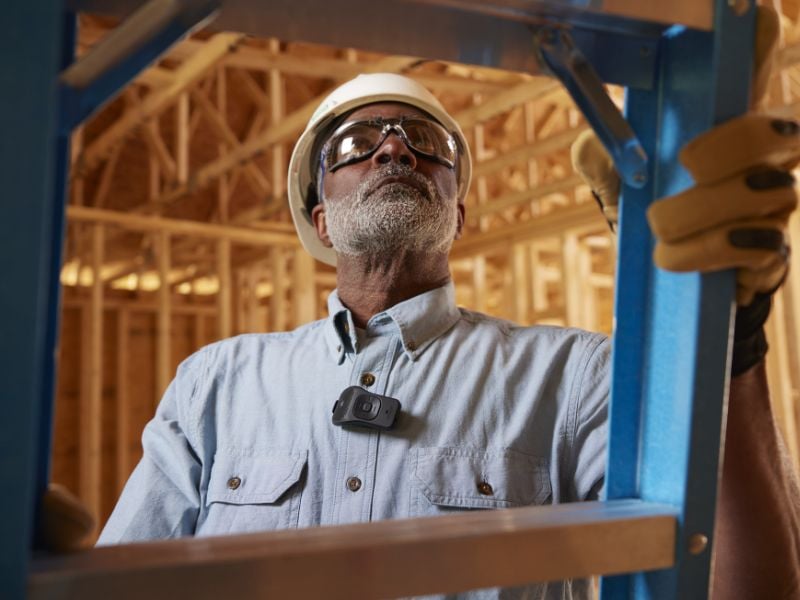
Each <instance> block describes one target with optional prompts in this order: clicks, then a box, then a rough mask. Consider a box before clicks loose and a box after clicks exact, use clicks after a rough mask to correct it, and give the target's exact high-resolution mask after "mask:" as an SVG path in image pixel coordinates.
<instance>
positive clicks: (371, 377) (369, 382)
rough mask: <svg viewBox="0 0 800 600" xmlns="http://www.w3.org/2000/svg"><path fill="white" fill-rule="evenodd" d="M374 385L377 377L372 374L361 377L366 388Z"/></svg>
mask: <svg viewBox="0 0 800 600" xmlns="http://www.w3.org/2000/svg"><path fill="white" fill-rule="evenodd" d="M373 383H375V375H373V374H372V373H364V374H363V375H362V376H361V385H363V386H364V387H369V386H371V385H372V384H373Z"/></svg>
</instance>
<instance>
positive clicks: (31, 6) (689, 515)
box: [0, 0, 754, 599]
mask: <svg viewBox="0 0 800 600" xmlns="http://www.w3.org/2000/svg"><path fill="white" fill-rule="evenodd" d="M164 1H165V2H167V1H175V0H164ZM707 1H708V3H710V4H713V7H714V12H713V14H714V15H715V17H714V27H713V30H701V29H690V28H686V27H684V26H681V25H676V26H665V25H663V24H660V23H656V22H651V21H647V22H645V21H641V20H636V19H631V18H626V17H625V16H620V15H611V14H598V13H597V11H595V10H592V11H589V10H587V9H585V8H584V6H585V4H586V2H585V1H583V0H574V1H573V0H560V1H559V0H541V1H537V0H530V1H522V0H504V1H503V2H497V3H486V2H473V1H471V0H470V1H468V0H391V1H390V0H387V1H385V2H383V3H382V4H381V10H380V11H377V10H375V8H374V6H373V5H372V1H371V0H369V1H368V0H341V1H340V2H336V3H331V2H320V1H319V0H273V1H272V2H260V1H258V0H227V1H226V2H224V3H223V6H222V12H221V15H220V20H219V21H218V24H219V26H221V27H225V28H228V29H234V30H240V31H243V32H246V33H252V34H256V35H273V36H277V37H280V38H282V39H302V40H306V41H310V42H319V43H329V44H337V45H349V46H356V47H361V48H365V49H370V50H378V51H383V52H393V53H404V54H409V53H413V54H416V55H419V56H424V57H426V58H431V59H442V60H455V61H461V62H466V63H472V64H478V65H485V66H492V67H502V68H511V69H517V70H527V71H530V72H540V65H539V63H538V62H537V59H536V53H534V52H533V48H532V39H533V35H534V33H535V30H536V27H537V26H540V25H541V24H542V23H546V24H548V25H558V26H563V27H567V28H569V29H570V33H571V36H572V38H573V39H574V40H575V43H576V45H577V46H578V47H579V48H580V50H581V51H582V53H583V54H584V55H585V56H586V57H587V58H588V60H589V62H590V63H591V64H592V66H593V67H594V69H595V70H596V71H597V72H598V73H599V75H600V76H601V78H602V79H603V80H604V81H607V82H612V83H618V84H621V85H625V86H626V87H627V88H628V91H627V100H626V109H625V112H626V116H627V119H628V122H629V123H630V125H631V127H632V129H633V131H634V132H635V133H636V135H637V136H638V138H639V139H640V140H641V142H642V146H643V149H644V152H645V154H646V155H647V156H648V157H649V158H650V161H649V165H648V169H649V172H648V173H647V184H646V185H645V186H644V187H643V188H641V189H635V188H632V187H625V188H624V190H623V196H622V207H621V222H620V245H619V264H618V270H617V273H618V275H617V276H618V280H617V288H616V289H617V298H616V307H615V315H617V318H616V327H615V332H614V359H613V369H614V371H613V382H612V406H611V420H610V442H609V457H608V461H609V463H608V471H607V482H606V492H607V497H608V499H609V500H616V499H625V498H629V499H641V500H643V501H645V502H652V503H659V504H663V505H669V506H672V507H674V508H675V509H676V511H677V514H678V535H677V539H678V542H677V544H676V548H675V558H676V562H675V566H674V567H673V568H670V569H665V570H660V571H652V572H646V573H634V574H630V575H626V576H615V577H612V578H607V579H605V580H604V581H603V583H602V597H603V598H604V599H608V598H642V599H644V598H659V599H660V598H681V599H683V598H703V597H706V595H707V592H708V585H709V584H708V581H709V565H710V557H711V550H712V544H713V520H714V502H715V498H716V488H717V478H718V468H719V453H720V439H721V435H722V427H723V418H722V417H723V414H724V406H725V400H726V390H727V384H728V378H727V372H728V369H727V365H728V338H729V334H730V330H731V316H732V311H733V290H734V281H733V276H732V274H731V273H718V274H714V275H706V276H700V275H697V274H685V275H676V274H670V273H665V272H663V271H660V270H658V269H656V268H654V267H653V265H652V261H651V259H650V254H651V249H652V244H653V241H652V237H651V235H650V233H649V229H648V228H647V224H646V221H645V210H646V208H647V206H648V205H649V204H650V203H651V202H653V201H654V199H656V198H658V197H661V196H663V195H666V194H671V193H675V192H677V191H679V190H681V189H683V188H685V187H686V186H688V185H689V184H690V183H691V182H690V179H689V177H688V175H687V174H686V173H685V172H684V171H683V170H682V169H681V167H680V165H679V164H678V162H677V152H678V149H679V148H680V147H681V145H682V144H684V143H685V142H686V141H687V140H689V139H690V138H692V137H694V136H695V135H696V134H698V133H700V132H702V131H704V130H706V129H708V128H709V127H711V126H712V125H714V124H716V123H718V122H721V121H724V120H726V119H729V118H731V117H733V116H736V115H738V114H740V113H742V112H744V111H745V110H746V109H747V105H748V95H749V79H750V78H749V76H748V75H749V69H750V62H751V58H752V39H753V29H754V9H753V8H752V6H751V7H749V9H748V10H747V11H746V12H745V13H744V14H737V12H735V10H734V8H733V7H732V6H731V3H729V2H728V1H727V0H707ZM602 4H603V2H601V1H598V2H593V3H592V5H593V6H600V7H602ZM640 4H642V6H644V5H650V6H654V5H656V3H647V2H644V3H640ZM661 4H662V5H666V4H667V3H661ZM672 4H673V3H669V7H670V8H673V7H672ZM674 4H675V7H674V14H676V15H680V14H682V13H681V12H680V10H678V7H679V6H680V7H681V9H682V8H685V7H687V6H689V5H690V4H691V3H687V2H685V1H684V0H681V2H676V3H674ZM734 4H736V6H740V5H741V3H734ZM138 5H139V2H137V1H136V0H103V1H100V0H67V1H66V2H64V3H63V4H62V3H59V2H53V1H51V0H8V1H7V2H5V3H4V19H3V20H2V21H1V22H0V44H1V45H4V46H5V47H3V48H2V50H3V52H2V53H1V54H0V63H2V68H1V69H0V75H1V76H2V81H3V83H4V85H3V86H2V87H0V107H2V110H0V115H2V117H0V118H2V119H4V122H3V125H4V127H3V132H4V136H3V143H2V144H0V175H1V176H2V181H3V183H4V193H5V198H7V200H6V207H5V210H4V218H3V219H0V240H2V242H0V243H2V252H0V271H1V272H3V273H4V280H3V283H2V286H0V339H2V340H3V348H2V355H0V358H1V359H2V360H0V380H1V381H3V382H4V384H5V385H4V394H3V398H2V419H0V456H1V457H2V458H0V508H1V509H2V511H0V514H2V515H3V516H2V526H0V589H2V590H3V593H4V595H5V597H9V598H21V597H24V596H25V590H26V585H27V584H26V582H27V574H28V571H29V568H30V565H31V558H32V541H33V537H34V523H35V510H34V507H35V506H36V504H37V498H38V494H40V493H41V491H42V490H43V489H44V486H45V484H46V481H47V478H48V465H49V451H50V439H51V431H50V429H51V425H50V424H51V415H52V402H53V388H54V377H55V359H54V353H55V351H56V348H57V335H56V333H57V330H58V315H59V295H60V285H59V271H60V266H61V247H62V244H63V232H64V188H65V175H66V169H67V165H68V156H67V146H68V144H67V141H68V137H67V135H68V133H69V129H70V128H71V127H72V126H74V125H75V124H76V123H77V122H78V121H79V120H80V119H81V118H83V116H84V115H85V114H87V113H88V112H90V111H91V110H92V109H94V108H95V107H96V105H97V104H98V103H99V102H100V101H102V99H103V98H106V97H108V96H109V95H110V94H112V93H113V92H114V91H116V90H113V89H112V88H113V87H114V85H120V84H121V83H122V82H123V81H124V80H125V79H126V78H130V77H132V76H133V74H134V70H135V68H141V67H142V66H143V65H144V63H145V62H146V60H151V59H152V58H153V56H155V54H156V53H155V52H153V46H152V45H150V46H148V47H147V48H146V49H142V52H143V54H142V56H143V57H144V56H145V50H146V57H145V58H146V60H145V58H142V57H140V58H139V60H138V61H137V60H135V57H128V58H131V60H125V61H122V62H121V63H120V64H124V68H125V69H127V72H126V73H125V74H119V73H116V74H115V76H113V77H111V76H109V77H108V78H107V79H104V80H103V82H102V85H100V87H97V88H94V89H93V93H94V94H95V96H93V97H88V96H87V97H80V92H78V96H74V95H73V96H72V97H71V98H70V99H69V102H70V103H71V106H73V107H79V108H77V109H75V110H70V109H69V107H65V105H64V95H63V94H62V95H59V91H58V90H59V88H58V85H59V84H58V82H59V75H60V73H61V72H62V71H63V69H64V68H65V67H67V66H68V63H70V62H71V58H72V52H73V47H74V31H75V29H74V27H75V20H74V13H75V12H77V11H80V10H93V11H96V12H111V13H112V14H116V16H125V15H127V14H128V13H130V12H131V10H132V9H133V8H136V7H137V6H138ZM668 12H669V11H668ZM299 15H300V16H302V19H300V18H299ZM634 16H635V15H634ZM639 16H641V15H639ZM629 17H630V15H629ZM420 22H425V23H426V24H427V25H428V26H427V27H426V28H424V31H422V28H419V27H418V23H420ZM331 23H335V24H336V26H335V27H334V26H331ZM390 25H391V27H392V28H393V35H385V31H386V27H388V26H390ZM189 26H190V24H186V25H185V27H186V28H187V29H188V27H189ZM395 30H396V33H397V35H395ZM174 38H175V30H174V29H172V30H171V33H170V34H169V35H168V36H166V37H165V38H159V39H164V40H166V39H169V40H174ZM153 39H156V38H153ZM159 43H167V42H166V41H164V42H159ZM109 82H114V85H111V84H110V83H109ZM62 83H63V81H62ZM87 89H89V88H87ZM703 540H707V543H703ZM689 547H691V550H692V552H689V550H688V548H689Z"/></svg>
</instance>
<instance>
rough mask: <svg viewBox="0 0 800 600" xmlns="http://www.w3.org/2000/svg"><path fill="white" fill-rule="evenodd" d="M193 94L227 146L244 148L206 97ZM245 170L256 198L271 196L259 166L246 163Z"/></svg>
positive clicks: (212, 126)
mask: <svg viewBox="0 0 800 600" xmlns="http://www.w3.org/2000/svg"><path fill="white" fill-rule="evenodd" d="M191 94H192V99H193V100H194V102H195V104H196V105H197V106H198V107H199V108H200V110H201V111H202V112H203V114H204V115H205V116H206V119H207V121H208V123H209V124H210V125H211V128H212V129H213V130H214V131H215V132H216V134H217V135H218V136H219V137H220V138H221V139H222V140H223V141H224V142H225V144H227V145H228V147H229V148H230V149H231V151H236V150H238V149H240V148H241V147H242V143H241V142H240V141H239V138H237V137H236V134H234V133H233V131H231V129H230V127H228V124H227V123H226V122H225V119H224V118H223V116H222V115H221V114H220V113H219V111H218V110H217V109H216V108H214V106H213V105H212V104H211V101H210V100H209V99H208V98H207V97H206V95H205V94H203V93H200V92H199V91H198V90H192V92H191ZM243 168H244V174H245V176H246V177H247V181H248V182H249V183H250V184H251V185H252V187H253V192H254V193H255V194H256V196H258V197H263V196H266V195H267V194H269V191H270V187H271V186H270V183H269V181H267V178H266V177H264V174H263V173H262V172H261V169H259V168H258V166H257V165H256V164H255V163H253V162H252V161H248V162H247V163H245V164H244V165H243Z"/></svg>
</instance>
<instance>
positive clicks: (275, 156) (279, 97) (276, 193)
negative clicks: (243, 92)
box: [269, 40, 286, 205]
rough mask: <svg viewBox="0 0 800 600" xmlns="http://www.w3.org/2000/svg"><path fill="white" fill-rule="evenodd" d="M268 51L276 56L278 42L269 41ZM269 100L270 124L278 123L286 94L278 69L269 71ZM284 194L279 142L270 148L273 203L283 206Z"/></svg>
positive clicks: (282, 153)
mask: <svg viewBox="0 0 800 600" xmlns="http://www.w3.org/2000/svg"><path fill="white" fill-rule="evenodd" d="M270 50H272V51H273V52H274V53H275V54H278V52H279V50H280V44H279V43H278V40H271V41H270ZM269 99H270V102H269V104H270V108H269V116H270V123H272V124H273V125H275V124H277V123H280V122H281V120H282V119H283V115H284V113H285V110H286V109H285V104H286V94H285V91H284V84H283V76H282V75H281V72H280V71H279V70H278V69H270V71H269ZM285 193H286V149H285V148H284V146H283V144H282V143H281V142H278V143H276V144H273V146H272V199H273V203H274V204H277V203H280V204H281V205H282V204H283V196H284V194H285Z"/></svg>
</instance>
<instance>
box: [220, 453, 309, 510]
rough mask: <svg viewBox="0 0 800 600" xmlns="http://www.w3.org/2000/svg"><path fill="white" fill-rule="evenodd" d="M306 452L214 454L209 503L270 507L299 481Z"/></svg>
mask: <svg viewBox="0 0 800 600" xmlns="http://www.w3.org/2000/svg"><path fill="white" fill-rule="evenodd" d="M307 455H308V452H292V453H289V452H283V451H266V452H256V453H236V452H217V454H216V455H215V456H214V464H213V465H212V467H211V477H210V479H209V482H208V496H207V499H208V503H209V504H210V503H212V502H225V503H228V504H270V503H272V502H277V500H278V499H279V498H280V497H281V496H282V495H283V494H284V493H285V492H286V491H287V490H288V489H289V488H290V487H292V486H293V485H294V484H295V483H297V482H298V481H299V480H300V476H301V475H302V473H303V467H304V466H305V464H306V457H307Z"/></svg>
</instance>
